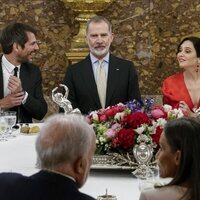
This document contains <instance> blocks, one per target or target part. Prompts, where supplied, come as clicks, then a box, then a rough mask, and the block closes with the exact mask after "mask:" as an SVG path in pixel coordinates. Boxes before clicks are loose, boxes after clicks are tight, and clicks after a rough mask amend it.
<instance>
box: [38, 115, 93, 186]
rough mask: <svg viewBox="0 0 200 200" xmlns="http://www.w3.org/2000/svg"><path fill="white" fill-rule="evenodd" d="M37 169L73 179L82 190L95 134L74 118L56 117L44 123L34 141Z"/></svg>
mask: <svg viewBox="0 0 200 200" xmlns="http://www.w3.org/2000/svg"><path fill="white" fill-rule="evenodd" d="M36 151H37V154H38V165H39V167H40V168H42V169H47V170H53V171H57V172H59V173H63V174H65V175H69V176H72V177H74V178H75V180H76V182H77V183H78V184H79V186H82V185H83V184H84V182H85V180H86V178H87V175H88V172H89V169H90V165H91V163H92V157H93V155H94V152H95V133H94V131H93V129H92V128H91V127H90V125H89V124H88V123H87V122H86V120H85V118H84V117H83V116H81V115H77V114H68V115H63V114H57V115H54V116H51V117H50V118H48V119H47V120H46V122H45V123H44V125H43V127H42V128H41V131H40V134H39V135H38V138H37V141H36Z"/></svg>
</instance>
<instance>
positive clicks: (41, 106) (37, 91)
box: [22, 68, 47, 120]
mask: <svg viewBox="0 0 200 200" xmlns="http://www.w3.org/2000/svg"><path fill="white" fill-rule="evenodd" d="M33 76H34V80H33V81H34V82H33V83H32V86H31V87H30V88H27V90H26V89H25V91H26V92H27V93H28V97H27V99H26V102H25V103H24V104H23V105H22V106H23V108H25V109H26V111H27V112H28V113H29V115H31V116H32V118H35V119H37V120H41V119H42V118H43V117H44V116H45V114H46V113H47V103H46V101H45V99H44V96H43V92H42V76H41V72H40V70H39V68H36V69H35V71H34V75H33ZM29 81H30V82H31V81H32V79H30V80H29Z"/></svg>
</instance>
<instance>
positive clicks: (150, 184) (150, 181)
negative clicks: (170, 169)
mask: <svg viewBox="0 0 200 200" xmlns="http://www.w3.org/2000/svg"><path fill="white" fill-rule="evenodd" d="M137 180H138V187H139V190H140V191H145V190H149V189H153V188H154V186H155V185H160V180H159V168H158V165H156V166H154V167H153V168H152V169H150V171H149V172H148V173H147V174H146V177H142V178H141V177H140V178H139V177H138V178H137Z"/></svg>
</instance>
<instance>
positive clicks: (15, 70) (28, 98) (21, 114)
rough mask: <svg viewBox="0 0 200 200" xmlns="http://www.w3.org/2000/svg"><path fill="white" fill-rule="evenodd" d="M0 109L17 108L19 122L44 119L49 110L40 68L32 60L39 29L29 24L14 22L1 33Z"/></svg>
mask: <svg viewBox="0 0 200 200" xmlns="http://www.w3.org/2000/svg"><path fill="white" fill-rule="evenodd" d="M0 43H1V46H2V50H3V56H1V57H0V109H2V110H15V111H17V113H18V115H17V117H18V122H22V123H30V122H32V118H35V119H37V120H41V119H42V118H43V117H44V116H45V114H46V113H47V103H46V101H45V99H44V97H43V92H42V76H41V72H40V69H39V68H38V67H37V66H35V65H34V64H32V63H31V61H32V57H33V55H34V54H35V52H36V51H38V50H39V46H38V43H37V40H36V30H35V29H34V28H32V27H31V26H29V25H27V24H22V23H11V24H9V25H8V26H7V27H5V28H4V29H3V30H2V32H1V36H0Z"/></svg>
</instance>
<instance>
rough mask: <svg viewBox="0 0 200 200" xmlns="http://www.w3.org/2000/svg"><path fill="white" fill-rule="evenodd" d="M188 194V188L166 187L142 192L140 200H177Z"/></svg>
mask: <svg viewBox="0 0 200 200" xmlns="http://www.w3.org/2000/svg"><path fill="white" fill-rule="evenodd" d="M185 192H186V188H183V187H180V186H175V185H173V186H164V187H162V188H156V189H153V190H147V191H143V192H141V195H140V200H159V199H161V198H162V200H168V199H171V200H175V199H179V198H181V197H182V196H183V195H184V193H185Z"/></svg>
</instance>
